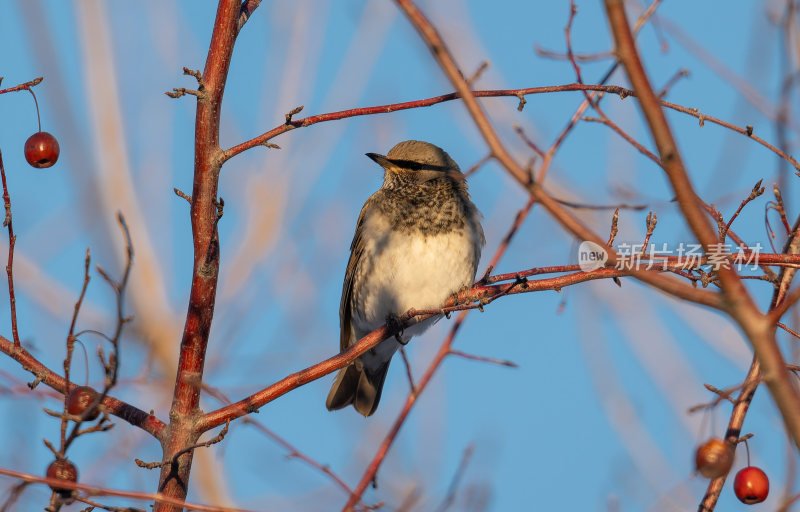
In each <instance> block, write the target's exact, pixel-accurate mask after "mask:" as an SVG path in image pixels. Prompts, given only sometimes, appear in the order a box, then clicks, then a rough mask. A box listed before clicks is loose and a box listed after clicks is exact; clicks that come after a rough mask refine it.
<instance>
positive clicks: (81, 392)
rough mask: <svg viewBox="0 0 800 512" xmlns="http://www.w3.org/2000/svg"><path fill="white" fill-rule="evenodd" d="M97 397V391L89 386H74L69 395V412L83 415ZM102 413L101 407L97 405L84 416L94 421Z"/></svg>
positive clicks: (86, 419) (87, 419) (74, 414)
mask: <svg viewBox="0 0 800 512" xmlns="http://www.w3.org/2000/svg"><path fill="white" fill-rule="evenodd" d="M96 399H97V391H95V390H94V389H92V388H90V387H89V386H78V387H77V388H73V389H72V391H70V392H69V395H68V396H67V412H68V413H70V414H72V415H73V416H80V415H82V414H83V413H84V412H85V411H86V409H88V408H89V406H90V405H92V403H93V402H94V401H95V400H96ZM99 415H100V408H99V407H95V408H94V409H92V410H91V411H90V412H89V414H88V415H87V416H86V417H85V418H83V419H84V420H85V421H93V420H95V419H97V416H99Z"/></svg>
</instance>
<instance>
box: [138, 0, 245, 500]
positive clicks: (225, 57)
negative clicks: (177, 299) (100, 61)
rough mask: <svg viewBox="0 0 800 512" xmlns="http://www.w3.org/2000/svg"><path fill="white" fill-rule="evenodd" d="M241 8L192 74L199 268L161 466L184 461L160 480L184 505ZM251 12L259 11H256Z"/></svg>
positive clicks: (215, 268) (231, 1)
mask: <svg viewBox="0 0 800 512" xmlns="http://www.w3.org/2000/svg"><path fill="white" fill-rule="evenodd" d="M241 5H242V4H241V2H240V1H239V0H220V2H219V5H218V7H217V16H216V19H215V21H214V29H213V32H212V35H211V43H210V45H209V49H208V56H207V58H206V65H205V69H204V70H203V73H202V75H200V74H199V73H191V74H193V76H195V78H197V80H198V82H199V87H198V91H197V114H196V118H195V153H194V154H195V161H194V183H193V187H192V201H191V207H190V215H191V222H192V241H193V246H194V267H193V270H192V286H191V291H190V292H189V307H188V311H187V313H186V324H185V326H184V330H183V337H182V339H181V346H180V358H179V360H178V372H177V376H176V378H175V391H174V394H173V399H172V407H171V409H170V428H169V431H168V436H167V438H166V439H165V440H164V443H163V448H164V453H163V459H162V460H163V461H171V460H173V458H175V457H176V455H178V454H181V455H180V456H178V457H177V464H165V465H164V466H162V469H161V475H160V478H159V491H160V492H162V493H164V494H166V495H168V496H170V497H174V498H177V499H180V500H184V499H186V493H187V491H188V486H189V473H190V471H191V462H192V456H193V453H194V451H193V450H187V448H188V447H190V446H192V445H194V444H195V443H196V441H197V438H198V437H199V433H198V432H197V430H196V429H195V420H196V418H197V417H198V416H199V414H200V409H199V402H200V386H201V383H202V378H203V367H204V364H205V355H206V349H207V347H208V335H209V332H210V330H211V320H212V318H213V316H214V305H215V301H216V292H217V279H218V276H219V234H218V232H217V221H218V220H219V215H221V205H220V203H219V202H218V201H217V190H218V185H219V171H220V166H221V165H222V159H221V156H222V155H221V153H222V152H221V150H220V147H219V124H220V111H221V107H222V96H223V93H224V92H225V81H226V79H227V76H228V68H229V66H230V62H231V55H232V53H233V46H234V42H235V41H236V35H237V34H238V32H239V18H240V14H241ZM248 6H250V4H248ZM251 7H252V8H253V9H254V8H255V5H252V6H251ZM176 466H177V467H176ZM153 510H154V512H166V511H170V512H178V511H179V510H180V507H175V506H172V505H166V504H162V503H157V504H156V505H155V507H154V508H153Z"/></svg>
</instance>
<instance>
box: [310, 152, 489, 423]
mask: <svg viewBox="0 0 800 512" xmlns="http://www.w3.org/2000/svg"><path fill="white" fill-rule="evenodd" d="M366 156H368V157H369V158H371V159H372V160H373V161H374V162H376V163H377V164H378V165H380V166H381V167H382V168H383V172H384V174H383V184H382V186H381V187H380V188H379V189H378V190H377V191H376V192H375V193H374V194H372V195H371V196H370V197H369V198H368V199H367V201H366V202H365V203H364V206H363V207H362V208H361V213H360V214H359V216H358V221H357V222H356V231H355V234H354V236H353V241H352V243H351V244H350V259H349V261H348V262H347V270H346V272H345V277H344V285H343V287H342V300H341V303H340V305H339V321H340V337H339V347H340V350H342V351H344V350H346V349H347V348H348V347H350V346H351V345H353V344H354V343H356V342H357V341H358V340H359V339H361V338H362V337H364V336H365V335H367V334H369V333H370V332H372V331H374V330H375V329H377V328H378V327H380V326H381V325H384V324H385V323H387V322H391V321H396V320H397V318H398V317H399V316H400V315H402V314H403V313H405V312H406V311H408V310H409V309H411V308H415V309H433V308H439V307H441V306H442V304H444V303H445V301H447V299H448V298H449V297H451V296H453V295H454V294H456V293H458V292H460V291H462V290H464V289H466V288H468V287H470V286H471V285H472V283H473V280H474V278H475V271H476V269H477V267H478V262H479V260H480V256H481V249H482V248H483V246H484V244H485V243H486V240H485V237H484V233H483V227H482V226H481V220H482V215H481V213H480V211H478V208H477V207H476V206H475V204H473V202H472V201H471V200H470V195H469V192H468V190H467V183H466V178H465V176H464V174H463V173H462V172H461V170H460V169H459V167H458V164H456V162H455V161H454V160H453V159H452V158H451V157H450V155H448V154H447V152H445V151H444V150H443V149H441V148H440V147H438V146H435V145H434V144H431V143H429V142H424V141H419V140H407V141H403V142H400V143H399V144H397V145H395V146H394V147H393V148H392V149H391V150H389V152H388V153H387V154H386V155H380V154H377V153H367V154H366ZM439 318H441V315H437V316H434V317H431V318H429V319H426V320H424V321H422V322H419V323H417V324H414V325H412V326H409V327H407V328H405V329H404V330H403V331H402V332H400V333H398V334H397V335H396V336H393V337H390V338H388V339H386V340H384V341H382V342H381V343H380V344H378V345H377V346H376V347H374V348H372V349H370V350H369V351H367V352H366V353H364V354H362V355H361V356H359V357H358V358H357V359H356V360H355V361H354V362H353V363H351V364H350V365H348V366H346V367H344V368H342V369H341V370H339V373H338V375H337V376H336V379H335V380H334V383H333V385H332V386H331V390H330V393H328V398H327V401H326V406H327V408H328V410H336V409H342V408H344V407H347V406H348V405H352V406H353V407H354V408H355V410H356V411H358V412H359V413H360V414H362V415H363V416H365V417H367V416H371V415H372V414H373V413H374V412H375V410H376V409H377V407H378V403H379V402H380V399H381V392H382V390H383V384H384V381H385V380H386V373H387V371H388V369H389V362H390V361H391V359H392V356H393V355H394V353H395V352H396V351H397V349H398V348H400V346H401V345H405V344H406V343H408V341H409V340H410V339H411V337H413V336H415V335H417V334H420V333H421V332H422V331H424V330H425V329H427V328H428V327H429V326H430V325H432V324H433V323H434V322H436V321H437V320H438V319H439Z"/></svg>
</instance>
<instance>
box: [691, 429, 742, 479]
mask: <svg viewBox="0 0 800 512" xmlns="http://www.w3.org/2000/svg"><path fill="white" fill-rule="evenodd" d="M694 463H695V467H696V468H697V471H699V472H700V474H701V475H703V476H704V477H706V478H717V477H720V476H722V475H725V474H727V473H728V471H730V470H731V466H732V465H733V447H732V446H731V445H730V444H728V443H726V442H725V441H723V440H721V439H717V438H716V437H715V438H713V439H711V440H710V441H708V442H707V443H705V444H703V445H701V446H700V447H699V448H697V453H696V454H695V457H694Z"/></svg>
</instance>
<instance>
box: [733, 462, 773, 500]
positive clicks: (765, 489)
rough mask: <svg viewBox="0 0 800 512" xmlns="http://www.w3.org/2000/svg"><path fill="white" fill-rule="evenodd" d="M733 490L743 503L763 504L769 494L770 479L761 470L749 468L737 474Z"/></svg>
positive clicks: (753, 467)
mask: <svg viewBox="0 0 800 512" xmlns="http://www.w3.org/2000/svg"><path fill="white" fill-rule="evenodd" d="M733 490H734V492H736V497H737V498H739V501H741V502H742V503H747V504H748V505H752V504H753V503H761V502H762V501H764V500H765V499H767V494H769V478H767V474H766V473H764V472H763V471H761V469H760V468H757V467H755V466H747V467H746V468H744V469H742V470H740V471H739V472H738V473H736V478H735V479H734V480H733Z"/></svg>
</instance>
